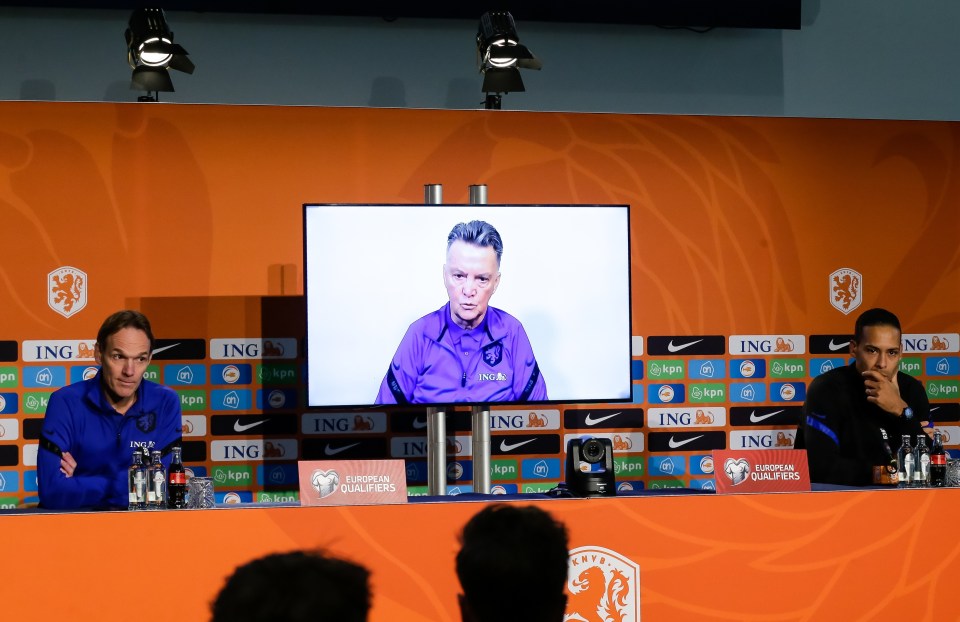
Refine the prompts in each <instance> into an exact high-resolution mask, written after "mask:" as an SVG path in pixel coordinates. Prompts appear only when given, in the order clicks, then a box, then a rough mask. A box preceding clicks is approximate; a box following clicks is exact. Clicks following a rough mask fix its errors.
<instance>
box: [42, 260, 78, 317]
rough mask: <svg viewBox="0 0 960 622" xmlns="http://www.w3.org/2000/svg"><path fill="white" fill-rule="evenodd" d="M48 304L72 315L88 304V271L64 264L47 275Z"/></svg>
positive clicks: (57, 310)
mask: <svg viewBox="0 0 960 622" xmlns="http://www.w3.org/2000/svg"><path fill="white" fill-rule="evenodd" d="M47 305H49V306H50V308H51V309H53V310H54V311H56V312H57V313H59V314H60V315H62V316H63V317H70V316H71V315H73V314H75V313H78V312H79V311H81V310H82V309H83V308H84V307H86V306H87V273H86V272H84V271H83V270H79V269H77V268H74V267H71V266H62V267H60V268H57V269H56V270H54V271H53V272H51V273H50V274H48V275H47Z"/></svg>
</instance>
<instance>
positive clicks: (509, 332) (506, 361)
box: [377, 220, 548, 404]
mask: <svg viewBox="0 0 960 622" xmlns="http://www.w3.org/2000/svg"><path fill="white" fill-rule="evenodd" d="M502 254H503V241H502V240H501V239H500V234H499V233H498V232H497V230H496V229H495V228H493V226H492V225H490V224H489V223H486V222H483V221H482V220H473V221H470V222H468V223H460V224H458V225H456V226H455V227H454V228H453V230H451V231H450V235H449V236H447V261H446V263H445V264H444V266H443V282H444V285H446V288H447V296H448V297H449V298H450V302H448V303H447V304H445V305H443V306H442V307H441V308H440V309H438V310H437V311H434V312H433V313H430V314H428V315H425V316H423V317H422V318H420V319H419V320H417V321H415V322H414V323H413V324H411V325H410V328H408V329H407V332H406V334H405V335H404V336H403V340H402V341H401V342H400V347H398V348H397V353H396V354H395V355H394V357H393V360H392V361H391V362H390V367H389V368H388V369H387V375H386V376H385V377H384V379H383V382H382V383H381V384H380V392H379V393H378V394H377V404H451V403H454V402H471V403H478V404H483V403H489V402H537V401H544V400H546V399H548V398H547V385H546V383H545V382H544V380H543V376H542V375H541V374H540V367H539V366H538V365H537V359H536V357H535V356H534V355H533V347H532V346H531V345H530V340H529V339H528V338H527V333H526V331H524V330H523V325H522V324H520V321H519V320H517V318H515V317H513V316H512V315H510V314H509V313H506V312H505V311H501V310H500V309H496V308H494V307H490V306H488V305H489V303H490V298H491V297H492V296H493V293H494V292H495V291H497V285H499V284H500V257H501V255H502Z"/></svg>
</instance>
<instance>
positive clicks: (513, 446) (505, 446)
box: [500, 438, 537, 451]
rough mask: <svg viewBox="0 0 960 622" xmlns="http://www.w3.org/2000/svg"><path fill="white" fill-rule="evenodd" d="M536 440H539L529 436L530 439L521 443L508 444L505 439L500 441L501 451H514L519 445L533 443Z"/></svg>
mask: <svg viewBox="0 0 960 622" xmlns="http://www.w3.org/2000/svg"><path fill="white" fill-rule="evenodd" d="M535 440H537V439H535V438H528V439H527V440H525V441H520V442H519V443H510V444H509V445H508V444H507V439H503V440H502V441H500V451H512V450H514V449H516V448H517V447H522V446H524V445H526V444H527V443H532V442H533V441H535Z"/></svg>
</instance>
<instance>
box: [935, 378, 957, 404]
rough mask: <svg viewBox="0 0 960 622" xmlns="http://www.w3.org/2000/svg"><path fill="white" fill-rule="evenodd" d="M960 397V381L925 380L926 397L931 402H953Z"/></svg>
mask: <svg viewBox="0 0 960 622" xmlns="http://www.w3.org/2000/svg"><path fill="white" fill-rule="evenodd" d="M958 396H960V381H957V380H927V397H929V398H930V399H932V400H955V399H957V397H958Z"/></svg>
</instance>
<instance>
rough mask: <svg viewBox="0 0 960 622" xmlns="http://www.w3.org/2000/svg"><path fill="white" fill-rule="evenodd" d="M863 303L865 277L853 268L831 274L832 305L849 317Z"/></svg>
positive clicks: (841, 269)
mask: <svg viewBox="0 0 960 622" xmlns="http://www.w3.org/2000/svg"><path fill="white" fill-rule="evenodd" d="M861 302H863V276H861V274H860V273H859V272H857V271H856V270H853V269H851V268H840V269H839V270H835V271H834V272H831V273H830V305H831V306H832V307H833V308H834V309H836V310H837V311H839V312H840V313H843V314H844V315H847V314H848V313H850V312H851V311H853V310H854V309H856V308H857V307H859V306H860V303H861Z"/></svg>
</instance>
